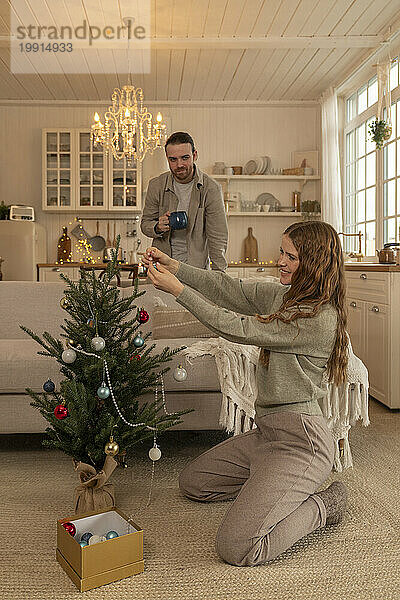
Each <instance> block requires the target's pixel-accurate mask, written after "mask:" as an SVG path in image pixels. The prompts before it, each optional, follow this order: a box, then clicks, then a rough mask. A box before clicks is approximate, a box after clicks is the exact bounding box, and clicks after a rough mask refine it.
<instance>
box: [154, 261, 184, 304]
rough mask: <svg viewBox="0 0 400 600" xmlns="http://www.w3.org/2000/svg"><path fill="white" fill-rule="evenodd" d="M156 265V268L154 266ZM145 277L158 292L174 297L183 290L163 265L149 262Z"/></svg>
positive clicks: (177, 280)
mask: <svg viewBox="0 0 400 600" xmlns="http://www.w3.org/2000/svg"><path fill="white" fill-rule="evenodd" d="M155 265H157V268H156V266H155ZM147 277H148V278H149V279H150V281H151V283H152V284H153V285H154V287H156V288H157V289H158V290H162V291H163V292H168V293H169V294H172V295H173V296H175V298H176V297H177V296H179V294H180V293H181V291H182V290H183V284H182V283H181V282H180V281H179V279H177V278H176V277H175V275H172V273H170V272H169V271H168V269H166V268H165V267H164V266H163V265H161V264H160V263H154V262H150V263H149V267H148V271H147Z"/></svg>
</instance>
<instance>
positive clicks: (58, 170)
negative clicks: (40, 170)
mask: <svg viewBox="0 0 400 600" xmlns="http://www.w3.org/2000/svg"><path fill="white" fill-rule="evenodd" d="M71 152H72V147H71V133H70V132H69V131H47V132H46V137H45V161H46V163H45V164H46V167H45V206H46V207H49V208H50V207H54V208H68V207H71V189H72V187H71V186H72V183H71V179H72V173H71Z"/></svg>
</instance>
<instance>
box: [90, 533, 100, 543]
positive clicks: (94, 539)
mask: <svg viewBox="0 0 400 600" xmlns="http://www.w3.org/2000/svg"><path fill="white" fill-rule="evenodd" d="M99 542H101V537H100V536H99V535H92V537H91V538H90V539H89V546H93V544H98V543H99Z"/></svg>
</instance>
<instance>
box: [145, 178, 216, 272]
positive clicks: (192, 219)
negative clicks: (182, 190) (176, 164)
mask: <svg viewBox="0 0 400 600" xmlns="http://www.w3.org/2000/svg"><path fill="white" fill-rule="evenodd" d="M177 206H178V197H177V196H176V194H175V192H174V188H173V176H172V173H170V172H169V171H168V172H166V173H162V174H161V175H160V176H159V177H155V178H154V179H151V180H150V182H149V186H148V189H147V195H146V200H145V205H144V209H143V215H142V220H141V223H140V226H141V230H142V232H143V233H144V235H146V236H147V237H149V238H153V245H154V246H155V247H156V248H159V250H161V251H162V252H165V253H166V254H168V256H171V243H170V236H171V232H170V231H166V232H165V233H162V234H158V233H156V231H155V226H156V224H157V223H158V219H159V217H161V216H162V215H164V214H165V213H166V212H167V211H170V212H174V211H176V210H177ZM186 240H187V251H188V264H189V265H192V266H194V267H199V268H200V269H205V268H209V264H210V261H211V268H212V269H213V270H216V271H224V270H225V269H226V267H227V262H226V258H225V253H226V247H227V244H228V224H227V220H226V214H225V208H224V201H223V197H222V191H221V186H220V185H219V184H218V183H217V182H216V181H215V180H214V179H212V177H209V176H208V175H206V174H205V173H203V172H202V171H200V169H199V168H198V167H196V168H195V174H194V185H193V189H192V195H191V197H190V202H189V209H188V226H187V230H186Z"/></svg>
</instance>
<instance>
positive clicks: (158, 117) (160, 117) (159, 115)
mask: <svg viewBox="0 0 400 600" xmlns="http://www.w3.org/2000/svg"><path fill="white" fill-rule="evenodd" d="M156 118H157V121H158V123H161V121H162V114H161V113H160V112H158V113H157V117H156Z"/></svg>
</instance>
